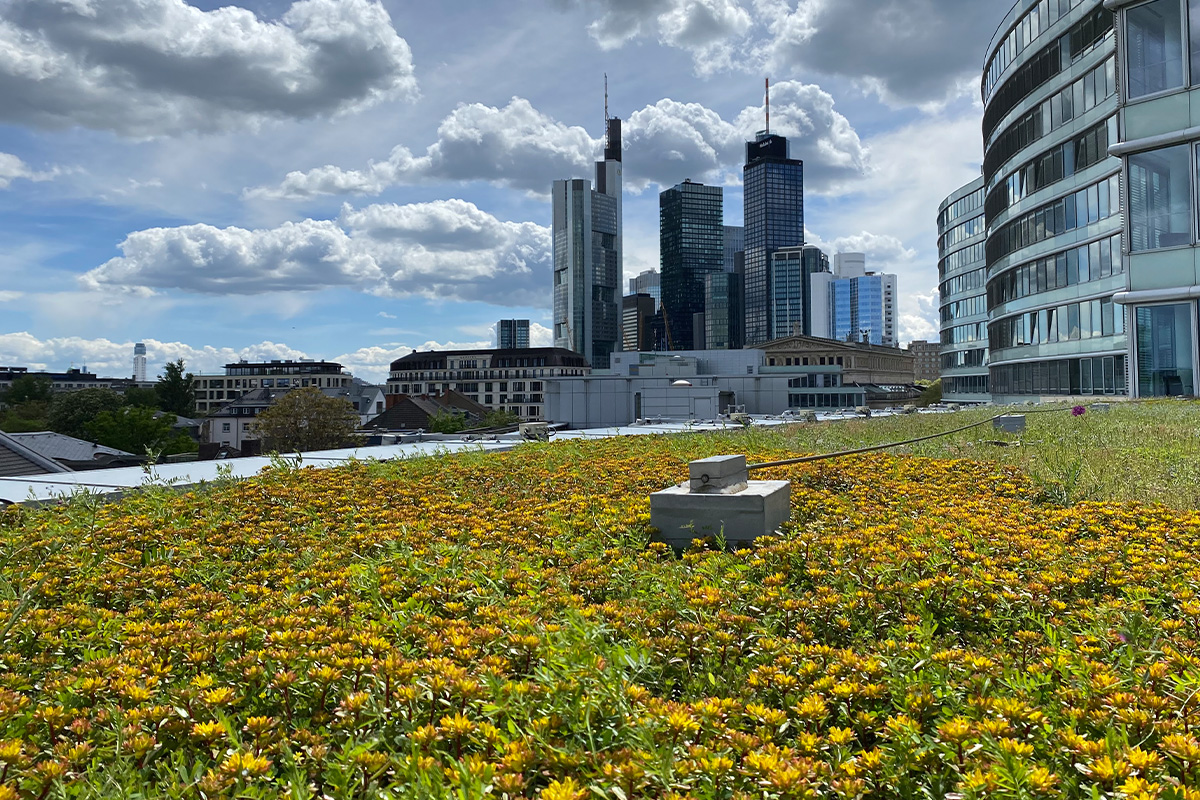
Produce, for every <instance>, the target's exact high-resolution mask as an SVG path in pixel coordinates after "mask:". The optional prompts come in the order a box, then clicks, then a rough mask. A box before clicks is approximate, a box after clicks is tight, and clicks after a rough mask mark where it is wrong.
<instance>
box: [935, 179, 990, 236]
mask: <svg viewBox="0 0 1200 800" xmlns="http://www.w3.org/2000/svg"><path fill="white" fill-rule="evenodd" d="M982 206H983V188H982V187H981V188H979V189H976V190H975V191H973V192H971V193H970V194H969V195H967V196H966V197H960V198H959V199H958V200H955V201H954V202H953V203H951V204H950V205H948V206H946V207H945V208H944V209H942V213H940V214H938V230H939V231H944V230H945V228H946V224H947V223H949V222H950V220H952V219H958V218H959V217H962V216H966V215H967V214H970V213H971V212H972V211H974V210H975V209H977V208H981V207H982Z"/></svg>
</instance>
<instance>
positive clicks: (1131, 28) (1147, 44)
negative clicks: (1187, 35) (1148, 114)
mask: <svg viewBox="0 0 1200 800" xmlns="http://www.w3.org/2000/svg"><path fill="white" fill-rule="evenodd" d="M1126 13H1127V16H1126V26H1125V27H1126V31H1127V33H1126V49H1127V50H1128V53H1127V54H1126V60H1127V62H1128V65H1129V66H1128V70H1129V71H1128V76H1127V83H1128V91H1129V97H1130V99H1133V98H1137V97H1144V96H1146V95H1148V94H1154V93H1155V92H1164V91H1167V90H1168V89H1178V88H1179V87H1181V86H1183V20H1182V17H1181V13H1182V11H1181V7H1180V3H1179V0H1153V2H1150V3H1146V4H1145V5H1141V6H1137V7H1135V8H1131V9H1129V11H1128V12H1126Z"/></svg>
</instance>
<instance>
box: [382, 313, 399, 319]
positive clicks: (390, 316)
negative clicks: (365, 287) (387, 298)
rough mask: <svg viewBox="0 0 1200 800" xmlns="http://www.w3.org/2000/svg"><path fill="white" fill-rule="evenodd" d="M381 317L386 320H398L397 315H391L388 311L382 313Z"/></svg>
mask: <svg viewBox="0 0 1200 800" xmlns="http://www.w3.org/2000/svg"><path fill="white" fill-rule="evenodd" d="M379 316H381V317H383V318H384V319H396V315H395V314H389V313H387V312H386V311H380V312H379Z"/></svg>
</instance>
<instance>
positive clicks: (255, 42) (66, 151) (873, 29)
mask: <svg viewBox="0 0 1200 800" xmlns="http://www.w3.org/2000/svg"><path fill="white" fill-rule="evenodd" d="M218 5H219V4H218V3H214V2H205V3H195V4H193V5H192V6H187V5H184V4H183V3H182V2H180V0H141V2H134V0H118V1H116V2H111V3H105V4H103V6H102V7H99V8H97V9H95V10H94V13H95V14H96V16H95V17H94V18H90V19H89V21H88V24H87V25H83V24H82V23H81V19H82V17H80V16H79V14H77V13H74V12H72V8H75V7H76V6H75V5H72V4H65V3H63V4H57V5H54V6H52V7H50V6H47V4H44V3H36V2H33V0H15V2H11V3H9V4H8V5H7V6H6V7H5V9H4V10H3V11H0V42H4V43H5V44H6V47H7V48H8V49H9V50H10V52H15V53H18V54H20V55H22V56H25V57H26V60H25V61H24V62H22V61H21V60H20V59H17V60H15V61H9V62H0V87H7V88H4V89H0V91H3V92H4V93H5V94H6V95H8V96H9V97H10V99H13V100H17V101H20V102H16V103H8V104H5V108H4V109H0V209H3V212H4V213H3V214H2V215H0V217H2V219H0V225H2V226H3V227H2V228H0V231H2V234H0V235H2V236H3V241H4V242H5V244H4V246H3V247H2V248H0V320H4V322H3V324H0V363H3V364H8V363H11V364H13V365H30V366H38V365H45V366H47V367H49V368H52V369H65V368H66V367H68V366H70V365H71V364H74V365H76V366H82V365H83V364H86V365H87V366H88V367H89V368H91V369H92V370H93V371H96V372H102V373H112V374H124V373H125V372H131V371H132V366H131V352H132V345H133V343H134V342H137V341H144V342H145V343H146V344H147V347H148V350H149V351H150V352H149V358H150V368H149V370H148V371H149V373H150V374H151V375H153V374H156V373H157V372H158V371H159V370H160V369H161V365H162V363H163V362H164V361H167V360H173V359H174V358H178V357H183V358H184V359H185V360H186V361H188V364H189V368H190V369H192V370H193V371H200V370H205V371H207V370H211V369H212V368H213V367H215V366H219V365H220V364H222V363H225V362H226V361H236V360H237V359H238V358H240V357H247V358H251V359H254V358H290V357H301V356H304V357H313V358H326V359H330V360H339V361H341V362H342V363H345V364H346V365H347V367H348V368H350V369H351V370H352V371H353V372H354V374H355V375H360V376H362V377H366V378H370V379H381V378H382V377H384V376H385V375H386V371H387V365H388V364H389V363H390V361H392V360H394V359H395V358H398V357H400V356H402V355H404V354H405V353H407V352H411V349H413V348H419V349H428V346H429V345H431V344H434V343H437V344H440V345H446V346H451V345H453V346H476V345H478V344H480V343H486V342H488V341H490V340H491V339H492V334H491V327H492V326H493V325H494V324H495V322H496V321H497V320H499V319H502V318H512V317H520V318H529V319H531V320H532V321H533V323H534V327H533V330H532V332H531V333H532V339H533V343H535V344H539V343H540V344H548V343H549V338H550V331H549V324H550V316H551V291H550V287H551V274H550V258H549V247H548V240H549V229H550V203H549V193H550V185H551V182H552V181H553V180H554V179H561V178H576V177H578V178H586V177H588V176H589V175H590V172H591V169H592V166H591V165H592V162H593V161H594V160H596V158H597V157H598V156H599V154H600V148H601V144H602V140H603V130H602V122H603V74H604V73H605V72H607V73H608V74H609V78H610V85H611V97H610V104H611V113H612V115H613V116H617V117H622V118H623V119H624V120H625V138H626V141H625V150H626V155H625V162H626V176H625V181H626V185H627V191H626V194H625V206H626V210H625V218H626V220H625V229H626V246H625V253H626V258H625V265H624V275H623V276H622V285H625V284H626V283H627V281H628V279H629V278H631V277H633V276H636V275H637V274H639V273H641V272H643V271H644V270H646V269H658V266H659V264H658V236H657V232H658V231H657V228H658V225H657V222H658V216H657V194H658V191H659V190H661V189H663V188H667V187H670V186H673V185H676V184H678V183H680V182H682V181H683V180H685V179H688V178H690V179H692V180H695V181H703V182H707V183H714V184H716V185H721V186H723V187H724V188H725V191H726V205H725V217H726V222H727V223H728V224H740V222H741V210H742V209H741V205H742V203H741V201H742V194H741V186H740V171H741V161H742V151H743V148H744V142H745V141H748V140H750V139H752V138H753V134H754V133H755V131H756V130H758V129H761V128H762V127H763V123H762V116H763V111H764V110H763V108H762V75H763V74H771V76H772V84H773V88H772V98H771V99H772V109H771V120H772V126H771V127H772V130H773V131H775V132H779V133H781V134H783V135H786V136H788V137H789V138H790V139H791V140H792V146H793V151H792V155H793V157H795V158H800V159H802V160H804V161H805V172H806V176H805V177H806V184H807V186H806V190H807V191H806V195H807V197H806V201H807V202H806V214H807V217H808V226H807V231H808V234H807V236H806V239H807V240H809V241H811V242H813V243H815V244H817V245H819V246H822V247H823V249H826V251H827V252H829V253H830V254H831V255H832V254H833V253H835V252H837V251H838V250H853V251H862V252H866V253H867V254H868V258H869V259H870V262H869V263H870V265H871V268H872V269H876V270H879V271H886V272H895V273H896V274H898V275H899V276H900V287H901V290H902V292H903V296H902V301H901V307H900V317H901V325H900V334H901V338H902V340H903V341H908V340H909V339H912V338H925V339H931V338H936V335H937V302H936V297H935V295H934V292H935V290H936V286H937V239H936V213H937V204H938V203H939V202H940V200H941V199H942V198H943V197H945V196H946V195H947V194H948V193H949V192H950V191H952V190H954V189H955V188H957V187H958V186H960V185H962V184H963V183H965V182H966V181H968V180H970V179H971V178H972V177H974V176H975V175H976V174H977V173H978V166H979V160H980V149H981V148H980V143H979V127H980V117H981V110H980V105H979V101H978V97H977V95H978V71H979V64H981V63H982V61H983V59H984V56H985V53H984V50H985V49H986V45H987V41H988V39H989V38H990V37H991V33H992V29H994V24H995V23H996V22H998V21H999V16H1000V15H999V14H996V13H994V12H995V10H994V9H990V8H988V7H987V6H984V4H983V3H982V2H974V1H973V2H971V3H967V4H963V3H961V2H960V3H955V4H954V5H951V4H950V3H949V2H935V1H934V0H922V2H917V3H899V2H894V1H890V0H883V2H880V1H879V0H874V1H871V0H861V1H859V0H855V1H854V2H840V3H836V4H835V3H830V2H826V1H825V0H799V2H771V1H768V0H753V2H739V1H738V0H705V1H704V2H696V1H695V0H658V1H657V2H653V3H644V4H636V5H634V6H631V5H630V4H627V3H622V2H618V1H617V0H609V1H602V0H547V1H546V2H533V0H521V1H520V2H515V3H513V4H511V5H506V6H505V7H504V8H502V9H500V8H495V7H494V4H486V3H481V2H466V3H462V4H458V5H457V6H456V7H455V8H454V9H453V10H451V11H447V10H446V9H440V8H437V9H426V8H422V9H418V8H416V6H415V4H411V3H406V2H387V3H383V4H377V3H370V2H366V0H344V2H333V0H304V2H299V3H294V4H291V3H286V2H281V1H280V0H263V1H262V2H255V3H242V4H241V5H242V6H244V8H242V9H237V8H226V9H224V10H220V11H217V10H216V7H217V6H218ZM966 6H970V8H967V7H966ZM971 9H975V10H976V11H977V12H978V13H974V14H972V13H970V12H971ZM869 10H874V12H875V13H873V14H872V13H867V11H869ZM469 14H474V15H475V16H474V18H476V19H478V20H480V21H481V23H482V24H480V25H479V26H477V27H476V26H472V27H470V28H469V29H468V28H466V27H464V26H461V25H455V20H457V19H460V18H461V16H462V15H469ZM856 15H857V18H856ZM897 15H900V16H897ZM910 16H911V17H912V18H914V19H915V18H917V17H920V18H922V20H923V21H922V22H921V24H918V25H907V24H905V25H902V24H899V23H900V22H904V21H906V20H908V19H909V18H910ZM864 17H865V18H868V19H869V20H870V22H869V23H868V24H866V25H863V24H862V22H861V20H862V19H863V18H864ZM992 17H994V19H991V18H992ZM980 18H983V19H984V20H990V22H981V21H980ZM889 20H890V22H889ZM856 26H857V27H856ZM989 26H990V28H989ZM182 30H190V32H191V35H190V36H185V35H183V34H182V33H180V32H179V31H182ZM854 36H863V37H866V39H867V40H872V37H874V39H873V41H875V42H877V43H878V44H879V46H873V47H865V48H864V47H855V46H852V45H851V44H847V43H848V42H850V43H852V42H853V41H854V39H853V37H854ZM113 41H116V42H120V43H121V45H120V47H115V48H114V47H109V46H106V44H105V43H106V42H113ZM529 42H537V43H539V45H540V46H539V47H533V48H531V47H528V46H527V44H528V43H529ZM801 44H802V45H803V46H800V45H801ZM735 53H736V54H738V57H739V58H742V59H743V61H742V62H738V61H735V60H734V54H735ZM930 53H932V54H933V55H932V56H930ZM213 54H217V55H219V56H221V57H220V58H218V57H216V55H213ZM335 55H336V58H337V63H338V64H339V65H340V66H341V67H343V68H342V69H339V70H329V69H328V68H327V66H328V64H329V63H332V62H331V59H333V58H334V56H335ZM813 61H817V62H819V63H817V64H814V63H812V62H813ZM30 64H40V65H41V66H42V67H43V72H42V73H41V74H40V77H39V78H38V80H34V79H33V78H32V77H31V73H30V69H31V67H30ZM23 70H24V72H23ZM547 76H553V79H552V80H547ZM930 154H937V158H936V159H931V158H930ZM256 343H261V344H256Z"/></svg>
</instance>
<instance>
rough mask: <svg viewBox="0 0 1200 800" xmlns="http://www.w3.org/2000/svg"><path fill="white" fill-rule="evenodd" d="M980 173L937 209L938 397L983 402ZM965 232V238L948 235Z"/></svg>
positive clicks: (985, 381) (984, 308) (983, 275)
mask: <svg viewBox="0 0 1200 800" xmlns="http://www.w3.org/2000/svg"><path fill="white" fill-rule="evenodd" d="M985 196H986V187H985V186H984V181H983V178H982V177H979V178H976V179H975V180H974V181H972V182H971V183H969V184H967V185H966V186H964V187H962V188H961V189H959V190H958V191H956V192H954V193H953V194H952V195H950V196H949V197H947V198H946V200H945V201H943V203H942V206H941V210H940V212H939V213H938V254H939V257H940V258H939V261H938V277H939V278H940V280H941V283H940V284H939V287H938V288H939V292H940V297H941V330H942V333H941V345H942V347H941V379H942V396H943V397H944V398H945V399H946V400H948V401H950V402H959V403H986V402H988V400H990V399H991V398H990V395H989V393H988V349H987V342H986V341H985V340H986V338H987V336H986V332H987V314H988V309H987V265H986V261H985V258H984V254H985V247H984V236H985V234H986V233H987V230H986V226H985V225H984V198H985ZM964 229H965V230H970V231H972V234H971V235H970V236H968V237H966V238H962V237H960V236H956V235H953V231H956V230H964Z"/></svg>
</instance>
